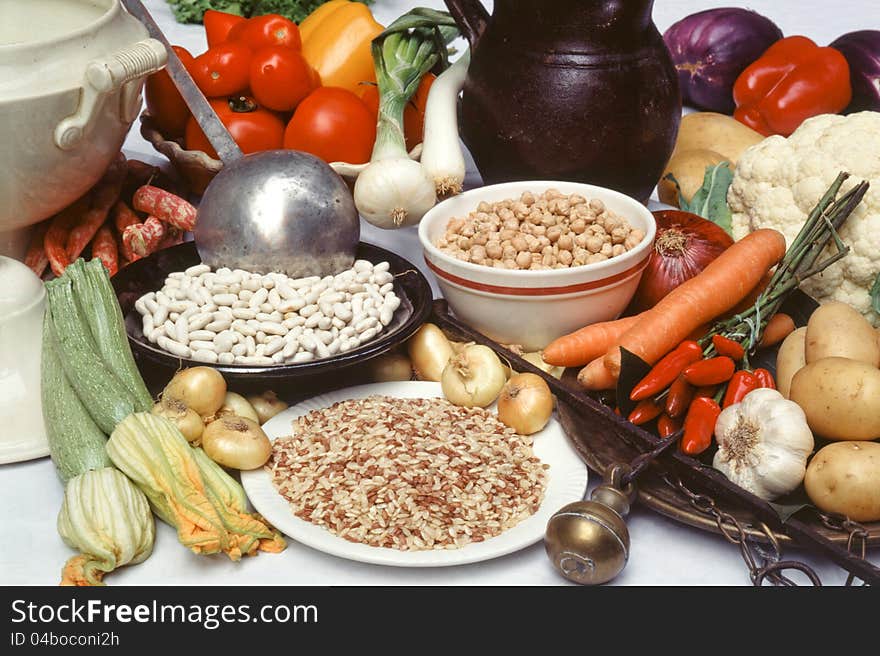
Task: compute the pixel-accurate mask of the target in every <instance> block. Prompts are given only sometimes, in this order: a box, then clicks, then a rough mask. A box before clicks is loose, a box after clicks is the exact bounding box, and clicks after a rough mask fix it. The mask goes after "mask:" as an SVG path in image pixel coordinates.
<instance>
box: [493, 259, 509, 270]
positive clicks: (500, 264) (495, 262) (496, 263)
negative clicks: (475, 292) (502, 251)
mask: <svg viewBox="0 0 880 656" xmlns="http://www.w3.org/2000/svg"><path fill="white" fill-rule="evenodd" d="M492 266H493V267H494V268H496V269H506V268H507V266H506V265H505V264H504V260H493V261H492Z"/></svg>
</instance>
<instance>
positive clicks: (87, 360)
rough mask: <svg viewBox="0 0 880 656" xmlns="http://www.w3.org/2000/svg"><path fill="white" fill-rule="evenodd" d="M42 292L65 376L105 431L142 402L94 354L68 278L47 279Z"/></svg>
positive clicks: (92, 342)
mask: <svg viewBox="0 0 880 656" xmlns="http://www.w3.org/2000/svg"><path fill="white" fill-rule="evenodd" d="M46 293H47V294H48V298H49V306H48V309H47V312H48V313H49V316H50V320H51V327H52V330H51V333H52V337H53V340H54V344H55V346H56V347H57V349H58V357H59V359H60V360H61V365H62V367H63V368H64V373H65V374H66V375H67V380H68V381H70V384H71V386H72V387H73V389H74V390H75V391H76V395H77V396H78V397H79V400H80V401H82V403H83V405H84V406H85V407H86V409H87V410H88V412H89V414H90V415H91V416H92V419H94V420H95V423H96V424H97V425H98V428H100V429H101V430H102V431H103V432H104V433H105V434H107V435H109V434H110V433H112V432H113V429H114V428H116V424H118V423H119V422H120V421H122V420H123V419H125V418H126V417H127V416H128V415H130V414H131V413H132V412H136V411H137V410H138V409H140V407H141V405H142V404H141V403H140V402H139V401H138V400H137V399H135V397H134V395H133V394H132V393H131V392H130V391H129V390H128V388H127V387H126V386H125V385H123V384H122V381H121V380H119V378H118V377H117V376H116V374H114V373H113V370H112V369H111V368H110V367H109V366H108V365H107V364H106V363H105V362H104V361H103V360H102V359H101V356H100V355H98V349H97V347H96V345H95V340H94V339H93V338H92V334H91V332H90V331H89V327H88V325H87V324H86V322H85V319H84V318H83V316H82V313H81V312H80V309H79V306H78V305H77V302H76V298H75V297H74V294H73V286H72V284H71V281H70V278H69V277H67V276H62V277H61V278H56V279H55V280H51V281H49V282H47V283H46Z"/></svg>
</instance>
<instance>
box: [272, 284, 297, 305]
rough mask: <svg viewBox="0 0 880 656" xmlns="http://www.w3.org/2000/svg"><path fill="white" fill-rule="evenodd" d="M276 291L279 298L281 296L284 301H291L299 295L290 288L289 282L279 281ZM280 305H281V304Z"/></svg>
mask: <svg viewBox="0 0 880 656" xmlns="http://www.w3.org/2000/svg"><path fill="white" fill-rule="evenodd" d="M275 291H276V292H278V296H280V297H281V298H282V299H283V300H285V301H289V300H291V299H293V298H296V297H297V296H298V295H299V294H297V293H296V292H295V291H293V290H292V289H291V288H290V285H288V284H287V281H284V280H282V281H279V282H278V284H277V285H275ZM279 305H281V304H280V303H279Z"/></svg>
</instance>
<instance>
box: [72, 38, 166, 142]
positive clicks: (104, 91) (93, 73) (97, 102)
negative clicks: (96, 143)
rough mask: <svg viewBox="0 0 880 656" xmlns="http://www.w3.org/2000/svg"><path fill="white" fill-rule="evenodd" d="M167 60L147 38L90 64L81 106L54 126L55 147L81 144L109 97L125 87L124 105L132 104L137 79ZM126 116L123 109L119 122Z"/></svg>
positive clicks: (161, 51)
mask: <svg viewBox="0 0 880 656" xmlns="http://www.w3.org/2000/svg"><path fill="white" fill-rule="evenodd" d="M167 59H168V53H167V52H166V50H165V46H163V45H162V44H161V43H160V42H159V41H156V40H155V39H144V40H143V41H138V42H137V43H135V44H133V45H131V46H128V47H126V48H122V49H121V50H117V51H116V52H114V53H112V54H110V55H107V56H106V57H103V58H101V59H95V60H93V61H91V62H89V65H88V67H87V68H86V74H85V80H83V86H82V93H81V96H80V101H79V106H78V107H77V110H76V112H74V113H73V114H71V115H70V116H68V117H67V118H65V119H63V120H62V121H61V122H60V123H59V124H58V125H57V126H56V127H55V145H56V146H58V147H59V148H61V149H62V150H70V149H71V148H74V147H75V146H76V145H77V144H78V143H79V142H80V141H82V139H83V136H84V135H85V134H86V133H87V132H88V129H89V127H90V126H91V124H92V122H94V120H95V118H96V117H97V115H98V111H99V109H100V106H101V103H102V102H103V100H104V98H105V97H106V96H107V95H108V94H110V93H112V92H114V91H116V90H118V89H120V88H122V89H124V91H125V92H126V93H124V94H123V95H124V96H126V97H127V98H126V99H125V100H124V101H123V103H122V105H128V104H133V100H134V99H133V98H131V96H132V95H134V96H135V98H136V97H137V93H136V88H139V86H140V85H139V82H137V80H139V78H142V77H144V76H145V75H149V74H150V73H155V72H156V71H158V70H159V69H161V68H162V67H163V66H164V65H165V62H166V60H167ZM129 83H134V84H129ZM135 87H136V88H135ZM126 114H128V111H125V110H123V113H122V115H121V116H120V119H121V120H123V121H125V120H127V118H128V117H127V116H126Z"/></svg>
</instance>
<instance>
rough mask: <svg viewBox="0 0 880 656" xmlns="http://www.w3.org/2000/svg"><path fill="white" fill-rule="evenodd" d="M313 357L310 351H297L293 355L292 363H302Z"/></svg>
mask: <svg viewBox="0 0 880 656" xmlns="http://www.w3.org/2000/svg"><path fill="white" fill-rule="evenodd" d="M314 359H315V356H314V355H313V354H312V353H310V352H309V351H300V352H299V353H297V354H296V355H294V356H293V363H294V364H302V363H303V362H309V361H311V360H314Z"/></svg>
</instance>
